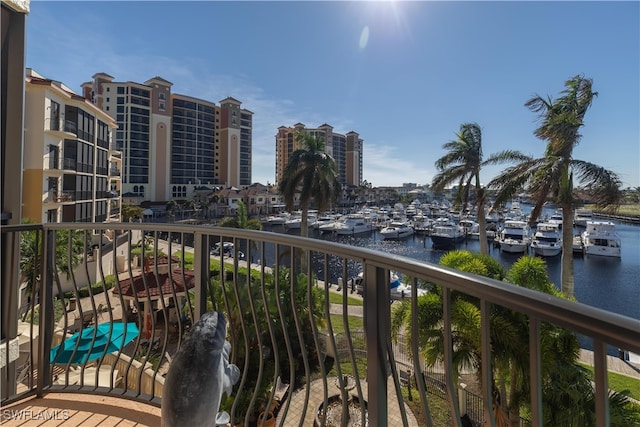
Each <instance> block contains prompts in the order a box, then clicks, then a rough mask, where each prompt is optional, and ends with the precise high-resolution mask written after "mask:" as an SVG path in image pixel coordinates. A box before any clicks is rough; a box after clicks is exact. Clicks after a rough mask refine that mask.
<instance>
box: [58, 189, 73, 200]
mask: <svg viewBox="0 0 640 427" xmlns="http://www.w3.org/2000/svg"><path fill="white" fill-rule="evenodd" d="M56 196H57V199H58V200H57V201H58V202H73V201H75V200H76V191H74V190H63V191H57V193H56Z"/></svg>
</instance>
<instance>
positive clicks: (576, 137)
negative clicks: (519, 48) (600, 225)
mask: <svg viewBox="0 0 640 427" xmlns="http://www.w3.org/2000/svg"><path fill="white" fill-rule="evenodd" d="M592 85H593V82H592V80H591V79H586V78H584V77H582V76H574V77H573V78H571V79H569V80H567V81H566V82H565V89H564V90H563V91H562V92H561V94H562V96H560V97H559V98H557V99H556V100H553V99H551V98H543V97H541V96H539V95H536V96H535V97H533V98H531V99H530V100H528V101H527V102H526V103H525V106H526V107H527V108H529V109H530V110H531V111H533V112H535V113H538V114H539V126H538V128H537V129H536V130H535V131H534V134H535V135H536V136H537V137H538V138H540V139H542V140H543V141H546V143H547V146H546V149H545V152H544V157H542V158H538V159H536V158H533V157H531V156H525V155H522V154H521V153H517V156H520V157H521V160H520V163H519V164H517V165H515V166H513V167H509V168H507V169H505V170H504V171H503V172H502V173H501V174H499V175H498V176H496V177H495V178H494V179H493V180H492V181H491V182H490V183H489V185H488V186H489V188H492V189H496V190H497V191H496V199H495V205H496V206H499V205H501V204H504V203H505V202H506V201H508V200H509V199H511V198H512V197H513V196H514V195H515V194H516V193H517V191H519V189H521V188H523V187H524V188H526V189H527V191H528V192H529V194H530V195H531V198H532V199H533V201H534V203H535V206H534V208H533V210H532V211H531V216H530V218H529V222H530V224H533V223H534V222H535V221H536V220H537V219H538V218H539V216H540V214H541V212H542V207H543V205H544V203H545V202H546V201H547V200H548V199H549V198H551V199H552V200H553V201H554V202H555V203H556V205H557V206H559V207H561V208H562V217H563V218H562V223H563V224H564V225H565V226H564V227H562V260H561V284H562V292H563V293H565V294H566V295H573V286H574V284H573V248H572V243H573V227H572V224H573V212H574V211H573V208H574V203H573V183H574V179H575V180H577V181H578V182H579V183H580V184H582V185H583V186H584V188H585V190H586V191H587V192H588V193H589V194H590V195H591V196H592V197H593V200H594V202H595V204H596V206H597V207H598V208H600V209H605V210H610V211H615V210H617V208H618V206H619V203H620V200H621V197H622V192H621V190H620V186H621V181H620V178H619V177H618V175H617V174H616V173H614V172H612V171H610V170H607V169H605V168H603V167H601V166H598V165H595V164H593V163H590V162H586V161H582V160H577V159H574V158H573V149H574V148H575V147H576V146H577V145H578V143H579V142H580V139H581V135H580V132H579V131H580V128H581V127H582V126H584V116H585V114H586V112H587V110H588V109H589V107H590V106H591V103H592V101H593V98H594V97H595V96H597V92H593V91H592ZM517 156H514V157H517Z"/></svg>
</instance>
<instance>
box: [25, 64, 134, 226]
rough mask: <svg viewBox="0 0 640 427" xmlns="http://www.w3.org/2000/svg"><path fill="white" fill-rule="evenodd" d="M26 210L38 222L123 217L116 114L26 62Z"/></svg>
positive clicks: (26, 215)
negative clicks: (31, 67)
mask: <svg viewBox="0 0 640 427" xmlns="http://www.w3.org/2000/svg"><path fill="white" fill-rule="evenodd" d="M25 82H26V84H25V115H24V117H25V126H24V154H23V188H22V216H23V217H24V218H28V219H30V220H31V221H33V222H36V223H40V222H42V223H45V222H106V221H120V177H119V175H118V173H119V170H120V168H121V154H120V153H119V152H118V151H117V150H115V149H114V146H113V145H112V144H111V138H112V134H113V132H114V131H115V129H116V124H115V122H114V121H113V119H112V118H111V117H110V116H109V115H108V114H106V113H105V112H103V111H101V110H100V109H99V108H97V107H96V106H95V105H93V104H92V103H90V102H88V101H87V100H86V99H85V98H84V97H82V96H80V95H78V94H76V93H75V92H73V91H72V90H71V89H69V88H68V87H67V86H65V85H64V84H63V83H61V82H59V81H55V80H51V79H48V78H45V77H44V76H42V75H40V74H38V73H37V72H36V71H34V70H32V69H29V68H27V70H26V77H25Z"/></svg>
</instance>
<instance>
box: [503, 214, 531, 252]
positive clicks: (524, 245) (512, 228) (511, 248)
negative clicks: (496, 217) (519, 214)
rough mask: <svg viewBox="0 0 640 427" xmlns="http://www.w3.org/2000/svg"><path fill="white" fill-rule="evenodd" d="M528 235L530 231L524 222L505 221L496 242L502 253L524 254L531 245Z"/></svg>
mask: <svg viewBox="0 0 640 427" xmlns="http://www.w3.org/2000/svg"><path fill="white" fill-rule="evenodd" d="M530 235H531V229H530V228H529V224H527V223H526V222H525V221H520V220H506V221H505V222H504V226H503V227H502V230H500V232H499V233H498V238H497V239H496V240H497V242H498V243H499V244H500V250H501V251H503V252H509V253H524V252H527V249H528V248H529V244H530V243H531V237H530Z"/></svg>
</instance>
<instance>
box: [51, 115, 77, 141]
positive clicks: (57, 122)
mask: <svg viewBox="0 0 640 427" xmlns="http://www.w3.org/2000/svg"><path fill="white" fill-rule="evenodd" d="M67 122H68V121H65V120H64V119H60V118H55V117H49V118H46V119H45V123H44V130H45V132H47V133H50V134H52V135H54V136H56V137H58V138H73V137H75V136H76V129H75V126H74V125H73V122H69V125H68V124H67Z"/></svg>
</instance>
